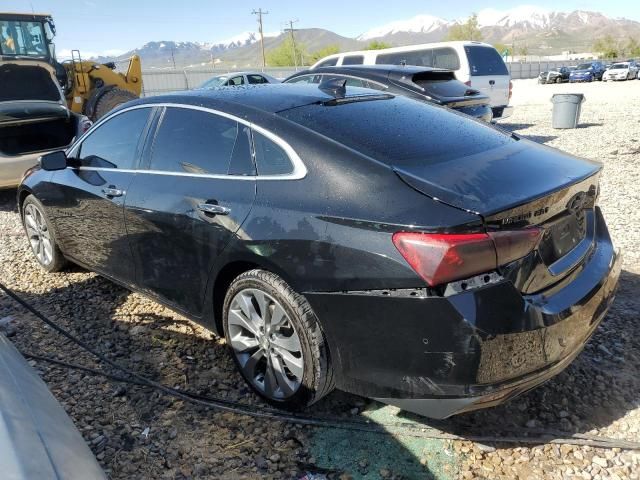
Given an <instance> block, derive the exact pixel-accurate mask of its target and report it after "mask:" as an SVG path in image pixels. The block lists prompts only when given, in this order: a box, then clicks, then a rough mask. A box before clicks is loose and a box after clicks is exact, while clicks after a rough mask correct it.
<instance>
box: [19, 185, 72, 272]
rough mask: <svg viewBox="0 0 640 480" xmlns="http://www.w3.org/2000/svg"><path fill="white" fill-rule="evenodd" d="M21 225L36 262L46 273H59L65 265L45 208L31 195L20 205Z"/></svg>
mask: <svg viewBox="0 0 640 480" xmlns="http://www.w3.org/2000/svg"><path fill="white" fill-rule="evenodd" d="M22 225H23V226H24V229H25V232H26V233H27V238H28V240H29V243H30V244H31V251H32V252H33V255H34V256H35V257H36V260H37V262H38V263H39V264H40V266H41V267H42V268H43V269H44V270H46V271H47V272H59V271H60V270H62V269H63V268H64V267H65V265H66V264H67V260H66V259H65V258H64V255H62V252H61V251H60V248H59V247H58V243H57V242H56V239H55V236H54V233H53V230H52V229H51V222H50V221H49V218H48V217H47V215H46V213H45V208H44V206H43V205H42V203H40V201H39V200H38V199H37V198H36V197H34V196H33V195H29V196H28V197H27V198H25V200H24V203H23V204H22Z"/></svg>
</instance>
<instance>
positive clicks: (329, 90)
mask: <svg viewBox="0 0 640 480" xmlns="http://www.w3.org/2000/svg"><path fill="white" fill-rule="evenodd" d="M318 88H319V89H320V90H322V91H323V92H324V93H326V94H328V95H331V96H332V97H334V98H344V97H345V96H346V94H347V79H346V78H329V79H328V80H324V81H322V82H321V83H320V85H318Z"/></svg>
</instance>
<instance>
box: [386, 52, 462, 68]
mask: <svg viewBox="0 0 640 480" xmlns="http://www.w3.org/2000/svg"><path fill="white" fill-rule="evenodd" d="M376 63H377V64H379V65H417V66H419V67H436V68H446V69H449V70H458V69H459V68H460V59H459V58H458V54H457V53H456V51H455V50H454V49H453V48H450V47H443V48H423V49H421V50H414V51H411V52H394V53H383V54H380V55H378V57H377V58H376Z"/></svg>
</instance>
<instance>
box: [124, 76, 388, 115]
mask: <svg viewBox="0 0 640 480" xmlns="http://www.w3.org/2000/svg"><path fill="white" fill-rule="evenodd" d="M362 94H372V95H379V94H380V92H379V91H377V90H371V89H364V88H355V87H348V88H347V96H350V95H362ZM332 98H334V97H333V96H332V95H329V94H328V93H325V92H323V91H322V90H320V89H319V88H318V86H317V85H296V84H290V83H288V84H287V83H275V84H274V83H267V84H256V85H238V86H233V87H218V88H211V89H204V90H190V91H188V92H176V93H172V94H168V95H158V96H154V97H147V98H144V99H141V100H137V101H135V102H132V103H128V104H127V105H133V104H137V105H143V104H159V103H160V104H161V103H178V104H180V103H183V104H187V105H198V106H202V107H208V108H219V107H220V106H221V105H222V104H233V105H235V106H239V107H245V108H248V109H253V110H260V111H263V112H266V113H277V112H281V111H283V110H288V109H291V108H296V107H301V106H304V105H309V104H312V103H320V102H323V101H326V100H330V99H332Z"/></svg>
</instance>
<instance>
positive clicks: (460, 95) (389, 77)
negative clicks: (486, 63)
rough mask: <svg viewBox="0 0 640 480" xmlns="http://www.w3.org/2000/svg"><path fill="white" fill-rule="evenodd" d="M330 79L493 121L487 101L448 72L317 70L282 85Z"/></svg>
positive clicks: (384, 67)
mask: <svg viewBox="0 0 640 480" xmlns="http://www.w3.org/2000/svg"><path fill="white" fill-rule="evenodd" d="M332 78H336V79H343V80H344V81H345V82H346V86H348V87H365V88H373V89H375V90H381V91H383V92H387V93H393V94H395V95H403V96H405V97H409V98H414V99H416V100H421V101H427V102H432V103H435V104H437V105H442V106H445V107H450V108H452V109H454V110H457V111H459V112H461V113H465V114H467V115H470V116H472V117H476V118H478V119H480V120H484V121H485V122H490V121H491V120H492V118H493V112H492V110H491V107H490V105H489V102H490V99H489V97H488V96H486V95H483V94H481V93H480V92H479V91H478V90H475V89H472V88H469V87H468V86H467V85H465V84H464V83H462V82H461V81H459V80H456V77H455V75H454V73H453V72H452V71H451V70H442V69H434V68H428V67H411V66H406V67H404V66H402V65H371V66H363V65H354V66H347V67H320V68H316V69H314V70H305V71H303V72H298V73H294V74H293V75H291V76H290V77H288V78H286V79H285V80H283V82H284V83H310V84H315V85H319V84H320V83H322V82H324V81H327V80H329V79H332Z"/></svg>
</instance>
